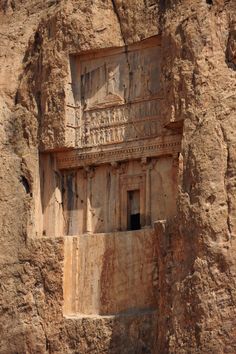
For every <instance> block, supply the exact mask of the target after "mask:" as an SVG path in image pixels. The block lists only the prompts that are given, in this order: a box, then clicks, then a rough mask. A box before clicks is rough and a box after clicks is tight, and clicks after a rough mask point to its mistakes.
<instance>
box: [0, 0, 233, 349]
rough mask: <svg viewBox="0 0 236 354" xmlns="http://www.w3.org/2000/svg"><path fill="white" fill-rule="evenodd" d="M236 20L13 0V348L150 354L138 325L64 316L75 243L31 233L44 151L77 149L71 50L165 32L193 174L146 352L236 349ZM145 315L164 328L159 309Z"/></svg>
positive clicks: (161, 8) (190, 6)
mask: <svg viewBox="0 0 236 354" xmlns="http://www.w3.org/2000/svg"><path fill="white" fill-rule="evenodd" d="M156 4H157V5H156ZM157 9H158V10H157ZM235 23H236V4H235V1H234V0H227V1H226V0H225V1H224V0H212V1H210V0H206V1H205V0H179V1H175V0H166V1H162V0H160V1H158V0H157V1H152V0H147V1H142V0H129V1H127V0H113V1H110V0H109V1H108V0H105V1H102V0H94V1H92V0H82V1H77V0H68V1H59V0H58V1H53V0H50V1H49V0H48V1H34V0H25V1H19V0H15V1H11V0H7V1H1V2H0V27H1V28H0V37H1V41H0V89H1V93H0V103H1V106H0V107H1V108H0V144H1V164H0V176H1V184H0V189H1V192H0V198H1V208H0V218H1V226H0V228H1V229H0V230H1V232H0V237H1V252H0V253H1V258H0V259H1V274H0V276H1V306H0V316H1V324H0V326H1V328H0V332H1V338H0V352H1V353H2V354H14V353H42V354H44V353H63V354H64V353H78V350H80V352H81V353H86V352H88V353H99V354H100V353H103V352H104V353H115V352H116V353H117V354H118V353H119V354H120V353H125V352H127V353H134V352H137V353H139V352H138V350H139V349H137V350H136V348H137V347H135V345H136V344H137V343H140V342H141V341H143V339H142V338H144V337H145V336H144V337H142V335H143V333H146V332H142V331H140V330H139V328H140V327H139V326H138V330H137V331H136V330H135V326H132V324H131V325H130V326H129V331H127V328H128V327H127V326H125V325H122V324H121V325H120V327H118V326H117V328H118V329H119V328H121V330H119V331H116V329H117V328H116V329H114V330H113V331H112V330H111V329H109V330H106V329H104V328H103V327H99V326H98V322H97V321H94V320H91V319H85V320H84V319H83V320H82V321H81V322H79V324H78V323H77V324H76V321H74V320H72V319H68V320H64V319H63V316H62V306H63V301H62V299H63V298H62V296H63V294H62V266H63V239H61V240H60V241H58V240H55V239H51V240H48V239H46V238H44V239H43V238H42V239H38V240H30V236H31V235H32V234H31V233H29V231H28V234H27V230H29V229H30V228H31V229H35V225H33V224H34V223H35V220H34V215H35V213H34V208H35V209H36V210H38V209H37V205H35V204H34V202H33V198H34V196H35V192H36V191H37V190H38V184H39V172H38V169H37V166H38V148H39V146H40V148H45V147H48V148H54V147H60V146H64V145H65V134H64V111H65V107H64V106H63V104H62V102H63V99H62V98H63V97H64V96H65V92H64V81H65V79H66V77H67V74H68V68H67V58H68V55H67V54H68V52H69V51H71V52H78V51H84V50H89V49H99V48H103V47H112V46H123V45H124V44H125V43H126V44H129V43H133V42H137V41H139V40H141V39H144V38H146V37H149V36H152V35H156V34H157V33H159V34H160V33H161V34H162V54H161V55H162V63H161V80H162V81H163V95H164V98H165V99H164V100H163V103H162V107H161V112H162V114H163V116H164V117H165V119H166V120H167V121H168V120H170V119H172V120H173V121H175V120H176V121H177V120H182V119H185V123H184V131H183V144H182V152H183V181H182V184H181V186H180V193H179V196H178V200H177V201H178V212H177V216H176V218H175V219H171V220H170V221H169V223H167V225H166V229H165V231H164V230H162V231H161V230H159V232H160V233H159V234H158V236H157V241H158V268H159V290H158V317H155V319H157V326H156V331H155V333H154V336H155V335H157V338H156V344H155V346H154V347H152V349H150V350H149V351H148V350H147V349H145V347H144V349H143V352H146V353H149V352H151V353H155V354H160V353H161V354H166V353H173V354H174V353H175V354H176V353H178V354H185V353H191V354H192V353H193V354H197V353H199V354H200V353H208V354H219V353H222V354H223V353H227V354H228V353H229V354H235V351H236V334H235V328H236V325H235V304H236V293H235V287H236V286H235V269H236V260H235V255H236V250H235V248H236V246H235V210H236V199H235V196H236V193H235V189H236V188H235V185H236V183H235V180H236V176H235V171H236V156H235V131H236V127H235V124H236V120H235V79H236V77H235V76H236V71H235V69H236V67H235V63H236V60H235V31H236V28H235ZM54 236H55V234H54ZM136 320H137V317H136ZM67 321H69V322H67ZM102 321H103V320H101V322H102ZM142 323H143V324H144V327H145V328H146V330H148V332H149V333H151V331H149V328H150V318H149V319H148V323H147V327H146V326H145V321H144V322H142ZM152 328H153V326H152ZM112 332H113V333H114V336H113V337H112ZM140 332H141V333H140ZM127 333H129V335H127ZM95 334H96V335H95ZM124 337H125V339H124V340H123V343H125V346H121V344H120V345H119V343H120V342H119V341H120V339H121V338H124ZM111 338H112V347H109V344H107V343H108V342H110V341H111ZM103 339H104V340H103ZM126 340H127V341H128V342H126ZM149 340H150V337H148V338H147V341H149ZM78 346H79V349H78ZM111 348H112V349H111ZM139 348H141V349H140V352H142V347H139ZM145 350H146V351H145Z"/></svg>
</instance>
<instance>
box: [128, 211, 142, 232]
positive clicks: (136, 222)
mask: <svg viewBox="0 0 236 354" xmlns="http://www.w3.org/2000/svg"><path fill="white" fill-rule="evenodd" d="M139 229H140V214H131V215H130V230H139Z"/></svg>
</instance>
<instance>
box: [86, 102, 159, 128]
mask: <svg viewBox="0 0 236 354" xmlns="http://www.w3.org/2000/svg"><path fill="white" fill-rule="evenodd" d="M159 106H160V105H159V102H158V101H148V102H143V103H142V104H140V103H139V104H135V105H131V106H127V105H125V106H121V107H113V108H109V109H102V110H101V109H100V110H94V111H87V112H84V113H83V118H82V124H87V125H89V126H90V127H91V128H97V127H101V126H109V125H114V124H118V123H125V122H128V121H130V120H135V121H139V120H140V119H143V118H145V117H150V116H156V115H158V113H159Z"/></svg>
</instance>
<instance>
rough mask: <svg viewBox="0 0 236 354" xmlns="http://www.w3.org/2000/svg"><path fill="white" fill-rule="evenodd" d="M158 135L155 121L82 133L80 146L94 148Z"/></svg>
mask: <svg viewBox="0 0 236 354" xmlns="http://www.w3.org/2000/svg"><path fill="white" fill-rule="evenodd" d="M157 133H158V122H157V121H155V120H152V121H145V122H138V123H136V124H135V125H134V124H126V125H124V124H123V125H119V126H115V127H107V128H95V129H92V128H90V129H88V130H86V131H84V133H83V135H82V145H89V146H96V145H103V144H108V143H113V142H120V141H127V140H134V139H140V138H144V137H150V136H155V135H156V134H157Z"/></svg>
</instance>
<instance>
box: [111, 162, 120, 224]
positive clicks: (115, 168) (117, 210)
mask: <svg viewBox="0 0 236 354" xmlns="http://www.w3.org/2000/svg"><path fill="white" fill-rule="evenodd" d="M111 166H112V168H113V173H114V176H115V220H114V221H113V227H114V231H120V171H119V167H120V165H119V164H118V162H116V161H115V162H112V163H111Z"/></svg>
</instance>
